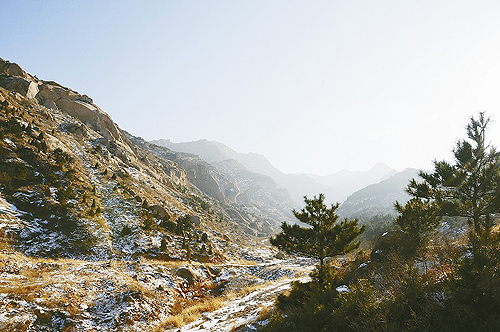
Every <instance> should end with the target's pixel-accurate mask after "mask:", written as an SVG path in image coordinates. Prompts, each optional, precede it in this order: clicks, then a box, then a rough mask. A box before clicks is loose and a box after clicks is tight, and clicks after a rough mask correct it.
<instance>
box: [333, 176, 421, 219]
mask: <svg viewBox="0 0 500 332" xmlns="http://www.w3.org/2000/svg"><path fill="white" fill-rule="evenodd" d="M418 171H419V170H417V169H414V168H407V169H405V170H404V171H402V172H399V173H396V174H394V175H392V176H390V177H389V178H387V179H386V180H383V181H380V182H379V183H375V184H371V185H369V186H367V187H365V188H363V189H360V190H358V191H356V192H354V193H353V194H352V195H350V196H349V197H348V198H347V199H346V201H345V202H344V203H342V205H341V206H340V207H339V209H338V210H337V212H338V214H339V215H340V216H341V217H348V218H360V219H367V218H369V217H372V216H375V215H378V214H395V211H394V203H395V202H396V201H398V202H400V203H403V204H404V203H406V202H407V201H408V200H409V198H410V196H409V195H408V194H407V193H406V191H405V189H406V186H407V185H408V182H409V181H410V179H412V178H417V176H418Z"/></svg>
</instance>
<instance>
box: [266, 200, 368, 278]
mask: <svg viewBox="0 0 500 332" xmlns="http://www.w3.org/2000/svg"><path fill="white" fill-rule="evenodd" d="M324 200H325V196H324V195H323V194H319V196H318V197H316V196H314V198H313V199H308V198H307V196H305V197H304V201H305V203H306V207H305V208H303V209H302V210H301V211H295V210H293V214H294V215H295V217H296V218H297V219H299V220H300V221H301V222H303V223H306V224H308V225H310V227H308V228H305V227H301V226H299V225H293V226H291V225H288V224H286V223H283V224H282V225H281V229H282V231H281V233H279V234H278V235H276V237H274V238H271V244H272V245H274V246H276V247H278V248H280V249H281V250H283V251H286V252H291V253H299V254H303V255H306V256H308V257H313V258H317V259H319V262H320V271H322V270H323V264H324V259H325V258H326V257H330V256H336V255H342V254H346V253H349V252H351V251H352V250H354V249H356V248H358V246H359V242H358V241H356V238H357V237H358V236H359V235H360V234H361V233H362V232H363V231H364V230H365V226H364V225H363V226H361V227H359V226H358V221H357V220H347V218H346V219H344V220H342V221H341V222H340V223H337V220H338V219H339V216H338V215H337V214H336V213H335V211H336V210H337V208H338V207H339V204H338V203H337V204H335V205H333V204H332V205H331V207H330V208H328V206H327V205H326V204H325V203H324Z"/></svg>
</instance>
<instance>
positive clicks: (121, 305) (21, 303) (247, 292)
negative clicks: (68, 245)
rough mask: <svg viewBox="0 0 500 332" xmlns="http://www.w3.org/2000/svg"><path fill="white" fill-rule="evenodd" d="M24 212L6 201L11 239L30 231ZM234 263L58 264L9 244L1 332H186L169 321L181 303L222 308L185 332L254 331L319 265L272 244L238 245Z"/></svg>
mask: <svg viewBox="0 0 500 332" xmlns="http://www.w3.org/2000/svg"><path fill="white" fill-rule="evenodd" d="M18 213H19V212H18V211H17V209H16V208H15V207H14V206H13V205H11V204H9V203H8V202H7V201H5V200H4V199H0V234H2V236H3V237H4V239H6V240H7V239H8V236H9V232H8V231H9V230H10V229H12V228H13V227H23V225H22V222H21V221H20V220H19V219H17V218H16V215H17V214H18ZM2 243H7V241H5V242H2ZM228 257H232V258H231V259H230V260H228V261H226V262H224V263H220V264H214V263H199V262H186V261H161V260H154V259H146V258H144V257H140V258H138V259H124V258H115V259H109V260H98V259H96V260H79V259H51V258H35V257H30V256H26V255H25V254H22V253H20V252H17V251H15V250H12V248H11V247H9V246H8V245H4V246H3V247H2V251H1V253H0V330H2V331H54V330H56V331H58V330H70V331H110V330H111V331H151V330H176V329H177V330H179V327H177V326H176V324H178V323H175V322H174V321H172V320H171V319H169V318H170V317H171V316H172V314H173V313H172V310H173V308H174V307H175V306H176V305H177V306H181V307H183V309H187V308H189V306H190V305H194V304H199V303H203V302H204V301H207V300H208V299H210V300H211V301H212V299H213V298H215V299H217V300H218V301H219V305H218V307H219V308H218V310H215V311H213V312H210V310H212V309H214V308H213V307H212V308H211V307H210V306H207V307H206V308H205V309H202V310H201V311H200V312H197V315H195V316H192V317H191V318H190V319H191V320H194V322H192V323H188V324H187V325H185V326H184V327H182V328H181V329H182V331H189V330H211V331H222V330H231V329H234V328H237V327H245V326H251V323H252V322H254V321H256V320H258V318H259V314H260V312H261V310H263V308H266V307H268V306H270V305H271V304H272V303H273V300H274V298H275V297H276V295H277V294H278V293H280V292H282V291H284V290H286V289H287V288H289V287H290V285H291V282H292V281H294V280H306V279H307V273H306V272H308V271H309V270H310V269H311V267H312V262H311V261H310V260H308V259H295V258H294V259H290V258H289V259H286V258H285V257H283V256H280V255H279V254H278V253H277V251H276V250H274V249H272V248H269V247H265V246H255V247H253V248H251V247H246V248H243V247H238V246H236V245H233V246H230V250H229V251H228ZM277 257H280V258H281V259H279V258H277ZM197 316H199V317H197ZM188 321H189V320H188ZM181 324H183V322H181Z"/></svg>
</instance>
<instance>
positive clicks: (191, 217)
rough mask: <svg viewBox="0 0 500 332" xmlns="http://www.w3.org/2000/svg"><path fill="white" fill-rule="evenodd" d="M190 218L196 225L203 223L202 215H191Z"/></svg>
mask: <svg viewBox="0 0 500 332" xmlns="http://www.w3.org/2000/svg"><path fill="white" fill-rule="evenodd" d="M189 219H191V222H192V223H193V224H194V225H196V226H199V225H200V223H201V219H200V217H198V216H196V215H194V216H190V217H189Z"/></svg>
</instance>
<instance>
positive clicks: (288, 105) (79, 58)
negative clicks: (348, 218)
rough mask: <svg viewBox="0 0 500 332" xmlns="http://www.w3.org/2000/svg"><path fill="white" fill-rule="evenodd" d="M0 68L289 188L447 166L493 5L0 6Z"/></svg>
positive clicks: (489, 49)
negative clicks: (212, 151)
mask: <svg viewBox="0 0 500 332" xmlns="http://www.w3.org/2000/svg"><path fill="white" fill-rule="evenodd" d="M0 16H1V17H2V19H1V20H0V57H2V58H4V59H7V60H10V61H13V62H17V63H19V64H20V65H21V66H23V68H25V69H26V70H27V71H29V72H31V73H33V74H36V75H37V76H38V77H39V78H42V79H46V80H55V81H57V82H59V83H61V84H63V85H66V86H69V87H71V88H73V89H75V90H77V91H79V92H81V93H85V94H88V95H89V96H90V97H92V98H93V99H94V101H95V103H96V104H97V105H99V106H100V107H101V108H102V109H103V110H104V111H105V112H107V113H109V114H110V115H111V116H112V118H113V119H114V120H115V121H116V122H117V123H118V125H119V126H120V127H121V128H123V129H126V130H128V131H129V132H131V133H132V134H134V135H138V136H142V137H144V138H145V139H148V140H150V139H157V138H170V139H172V140H173V141H188V140H196V139H200V138H206V139H210V140H217V141H220V142H223V143H225V144H227V145H228V146H230V147H232V148H233V149H235V150H237V151H240V152H249V151H254V152H259V153H262V154H264V155H266V156H267V157H268V159H269V160H270V161H271V162H272V163H273V164H274V165H275V166H276V167H278V168H280V169H281V170H283V171H285V172H315V173H320V174H327V173H332V172H334V171H337V170H340V169H342V168H348V169H351V170H365V169H368V168H370V167H371V166H373V165H374V164H375V163H377V162H385V163H387V164H389V165H390V166H392V167H395V168H397V169H399V170H402V169H404V168H406V167H427V168H428V167H430V165H431V163H430V162H431V160H432V159H434V158H438V159H442V158H448V157H449V155H450V150H451V148H452V147H453V145H454V142H455V141H456V140H457V139H459V138H462V137H464V129H463V128H464V126H465V124H466V122H467V119H468V117H469V116H470V115H471V114H474V113H476V112H477V111H479V110H487V111H488V112H489V115H491V116H492V117H493V118H494V120H496V122H495V123H494V126H492V137H491V138H492V139H494V141H495V143H496V145H497V146H498V145H500V129H499V128H500V126H499V125H498V122H499V121H500V20H499V19H498V18H499V17H500V2H498V1H439V2H438V1H128V2H127V1H81V2H76V1H5V0H3V1H0Z"/></svg>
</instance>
